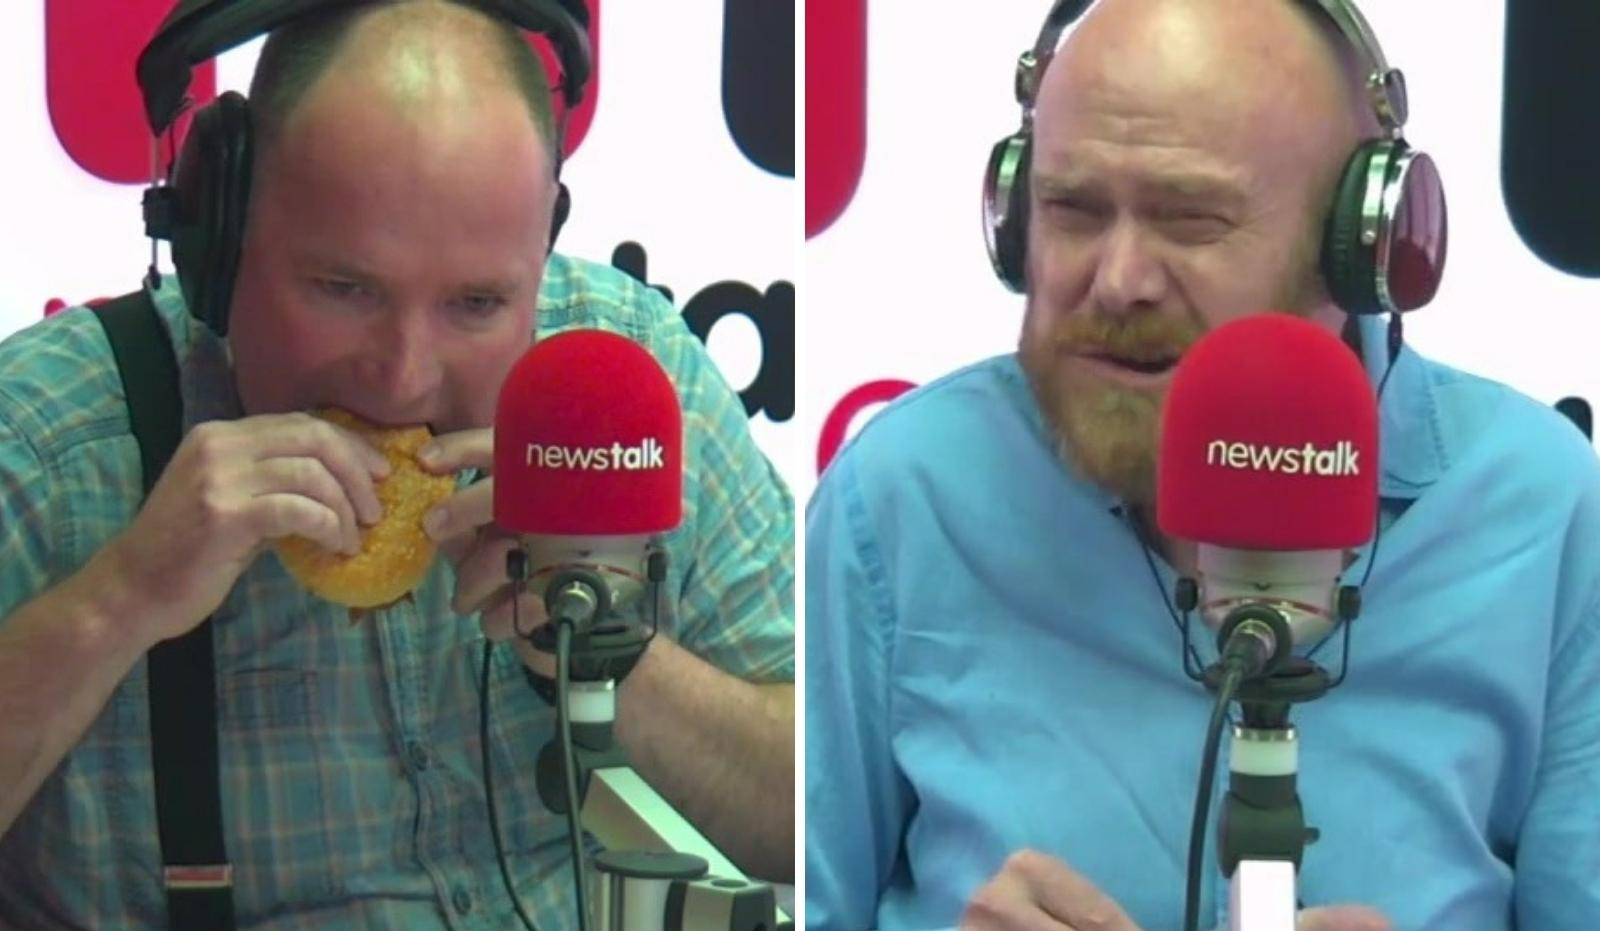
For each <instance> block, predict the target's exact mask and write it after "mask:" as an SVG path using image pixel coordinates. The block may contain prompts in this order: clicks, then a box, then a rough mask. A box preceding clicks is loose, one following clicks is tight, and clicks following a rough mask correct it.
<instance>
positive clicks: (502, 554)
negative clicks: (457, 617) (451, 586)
mask: <svg viewBox="0 0 1600 931" xmlns="http://www.w3.org/2000/svg"><path fill="white" fill-rule="evenodd" d="M516 546H517V541H516V540H514V539H509V538H501V539H493V540H482V541H480V542H479V543H478V544H477V545H476V546H474V547H473V548H472V549H470V550H468V551H467V554H466V556H465V557H463V558H462V560H461V562H460V564H459V565H457V566H456V591H455V597H454V598H453V599H452V600H451V602H450V609H451V610H452V611H454V612H456V613H457V614H472V613H473V612H475V611H481V610H484V608H485V606H486V604H487V603H488V602H489V600H490V599H491V598H492V597H493V596H494V595H495V594H497V593H498V592H499V591H501V590H502V589H505V590H507V591H509V586H510V583H511V580H510V579H509V578H507V577H506V554H507V553H509V552H511V551H512V550H513V549H515V548H516Z"/></svg>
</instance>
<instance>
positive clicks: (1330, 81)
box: [1039, 0, 1377, 155]
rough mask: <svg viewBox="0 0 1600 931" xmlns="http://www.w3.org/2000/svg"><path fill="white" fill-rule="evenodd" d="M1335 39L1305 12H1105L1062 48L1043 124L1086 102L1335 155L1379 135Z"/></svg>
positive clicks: (1127, 4)
mask: <svg viewBox="0 0 1600 931" xmlns="http://www.w3.org/2000/svg"><path fill="white" fill-rule="evenodd" d="M1358 72H1359V67H1358V65H1357V62H1356V56H1355V54H1354V52H1353V51H1352V50H1351V49H1350V48H1349V47H1348V44H1347V43H1346V42H1345V40H1344V37H1343V35H1342V34H1341V33H1340V32H1339V31H1338V29H1337V28H1336V27H1334V26H1333V25H1332V23H1330V22H1328V20H1327V18H1326V17H1325V16H1324V15H1323V14H1322V13H1320V12H1318V11H1315V10H1313V9H1312V8H1311V5H1310V4H1308V3H1307V2H1304V0H1101V2H1099V3H1097V4H1095V5H1094V6H1093V7H1091V9H1090V10H1089V12H1088V13H1087V14H1086V15H1085V16H1084V18H1083V20H1082V21H1081V22H1080V23H1079V24H1078V26H1077V28H1076V29H1075V30H1074V31H1073V32H1072V34H1071V35H1070V36H1069V37H1068V38H1067V40H1066V41H1065V42H1064V43H1063V45H1062V48H1061V49H1060V51H1059V53H1058V54H1057V56H1056V60H1055V61H1054V62H1053V63H1052V65H1051V67H1050V69H1049V71H1048V72H1047V74H1046V76H1045V80H1044V82H1043V86H1042V87H1041V90H1040V100H1039V110H1040V111H1041V118H1042V119H1045V120H1047V121H1048V120H1049V119H1050V116H1051V115H1052V114H1055V113H1059V112H1062V110H1063V107H1065V106H1068V105H1070V103H1071V101H1073V100H1074V99H1080V98H1082V97H1083V96H1084V95H1102V94H1104V95H1121V96H1123V97H1125V98H1126V99H1136V100H1138V101H1140V102H1141V106H1144V107H1157V106H1162V105H1166V106H1169V107H1174V108H1188V107H1194V108H1196V112H1195V114H1194V115H1195V117H1196V118H1197V119H1205V120H1209V121H1214V122H1216V123H1218V124H1220V125H1221V127H1222V128H1224V129H1226V130H1227V131H1228V132H1229V133H1230V134H1234V135H1243V136H1250V137H1252V138H1255V139H1257V140H1258V141H1259V142H1261V143H1263V144H1268V145H1272V144H1293V145H1295V146H1297V147H1304V148H1310V147H1314V146H1320V147H1321V148H1320V151H1324V152H1330V153H1334V154H1337V155H1342V154H1343V153H1347V152H1348V151H1350V150H1351V149H1352V148H1354V145H1355V143H1356V142H1357V141H1358V140H1359V139H1360V138H1364V137H1367V136H1371V135H1374V134H1376V132H1377V124H1376V120H1375V119H1374V117H1373V116H1372V111H1371V108H1370V106H1369V102H1368V100H1367V98H1366V96H1365V94H1364V92H1363V91H1362V89H1361V86H1362V81H1363V79H1364V77H1365V76H1364V75H1361V74H1359V73H1358Z"/></svg>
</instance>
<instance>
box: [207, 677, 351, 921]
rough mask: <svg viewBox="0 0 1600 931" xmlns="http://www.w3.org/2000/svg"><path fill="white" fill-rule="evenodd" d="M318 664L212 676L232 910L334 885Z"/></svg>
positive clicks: (336, 869) (296, 899) (257, 907)
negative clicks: (311, 667)
mask: <svg viewBox="0 0 1600 931" xmlns="http://www.w3.org/2000/svg"><path fill="white" fill-rule="evenodd" d="M316 695H317V673H316V672H315V671H314V670H306V669H243V670H235V671H233V672H231V673H229V674H228V675H227V676H226V677H224V678H223V679H222V681H220V682H219V683H218V687H217V702H218V714H217V717H218V730H219V734H220V736H219V750H220V753H221V756H222V804H223V821H224V823H225V825H226V834H225V837H226V840H227V847H228V859H229V860H230V861H231V862H232V864H233V868H234V897H235V902H236V904H237V906H238V908H239V911H240V914H241V915H242V916H243V915H250V914H259V913H260V912H261V911H263V910H266V909H270V908H273V907H278V906H282V905H285V904H291V903H292V904H294V905H296V906H306V905H313V904H315V903H318V902H323V901H327V900H329V899H334V898H337V897H339V896H340V895H342V893H343V883H344V878H345V876H344V874H343V872H342V870H341V863H340V861H339V860H338V859H336V858H335V857H334V851H335V850H336V847H335V844H334V834H335V832H338V831H340V830H341V826H340V825H338V824H336V823H335V819H334V817H333V815H334V814H335V813H334V812H332V811H331V810H330V806H329V804H328V793H327V791H326V786H327V784H328V781H329V779H330V777H331V776H332V774H331V773H329V772H328V770H327V761H326V760H325V759H324V756H325V751H324V749H323V740H322V739H321V738H322V734H323V727H322V720H321V714H320V709H319V703H318V702H317V700H316Z"/></svg>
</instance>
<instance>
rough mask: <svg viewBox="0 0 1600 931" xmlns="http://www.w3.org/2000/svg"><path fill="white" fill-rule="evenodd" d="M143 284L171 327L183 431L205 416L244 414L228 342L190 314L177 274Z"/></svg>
mask: <svg viewBox="0 0 1600 931" xmlns="http://www.w3.org/2000/svg"><path fill="white" fill-rule="evenodd" d="M145 287H146V290H147V291H149V294H150V298H151V300H152V301H154V302H155V305H156V309H157V311H158V312H159V313H160V315H161V317H162V318H164V319H165V320H166V321H167V325H168V327H170V328H171V331H172V342H173V349H174V352H175V353H176V355H177V357H178V371H179V376H178V377H179V385H180V387H179V391H180V395H181V397H182V398H183V432H184V433H186V434H187V433H188V432H189V431H190V430H191V429H193V428H194V427H195V426H196V425H198V424H202V423H205V422H206V421H208V420H237V419H239V418H240V417H242V416H244V407H243V405H242V404H241V403H240V402H239V390H238V386H237V383H236V382H235V381H234V373H233V353H232V351H231V350H230V348H229V346H228V342H227V340H225V339H223V338H221V337H219V336H217V334H215V333H213V332H212V331H211V328H210V327H207V326H206V325H205V324H203V323H201V322H200V321H198V320H195V319H194V318H192V317H190V316H189V311H188V307H187V305H186V304H185V303H184V300H183V291H182V289H181V288H180V287H179V286H178V276H177V275H176V274H171V273H168V274H164V275H162V276H161V281H160V284H159V285H158V286H157V287H156V288H154V289H151V288H150V286H149V284H148V283H147V284H146V286H145Z"/></svg>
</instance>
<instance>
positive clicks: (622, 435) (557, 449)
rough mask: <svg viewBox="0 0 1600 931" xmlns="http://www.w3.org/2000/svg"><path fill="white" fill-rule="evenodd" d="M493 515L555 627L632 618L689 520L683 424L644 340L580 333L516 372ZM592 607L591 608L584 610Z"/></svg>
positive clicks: (551, 342)
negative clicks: (517, 545) (518, 541)
mask: <svg viewBox="0 0 1600 931" xmlns="http://www.w3.org/2000/svg"><path fill="white" fill-rule="evenodd" d="M494 473H495V493H494V517H495V523H496V524H498V525H499V526H500V527H501V528H502V529H504V530H507V531H510V532H512V533H516V534H519V535H521V536H522V537H523V540H524V544H525V546H526V549H527V557H528V563H529V570H530V572H529V575H528V578H527V582H528V586H529V590H531V591H533V592H534V593H535V594H539V595H541V596H544V597H545V599H546V605H547V608H549V609H550V614H551V617H552V619H556V618H557V617H558V615H559V616H560V617H561V618H565V619H569V620H572V621H574V622H575V623H578V624H579V626H580V633H581V632H582V631H581V628H582V627H583V626H584V624H585V623H586V622H593V621H598V620H600V619H603V618H604V617H605V616H607V615H613V614H616V615H620V614H625V613H629V612H632V611H633V610H634V609H636V608H637V607H638V606H639V605H640V604H641V602H642V601H643V600H644V595H645V592H646V590H647V588H648V587H649V584H650V582H651V578H650V575H651V572H650V567H649V562H650V557H651V554H652V552H653V551H654V544H655V542H656V540H657V538H658V536H659V535H660V534H664V533H666V532H668V531H670V530H672V529H674V528H675V527H677V525H678V523H679V522H680V521H681V519H682V514H683V414H682V411H681V409H680V407H679V403H678V396H677V391H676V389H675V388H674V387H673V385H672V381H671V379H670V378H669V377H668V376H667V373H666V372H665V371H664V370H663V369H662V368H661V365H660V363H658V362H656V360H655V358H654V357H652V356H651V355H650V353H649V352H648V351H647V350H646V349H645V348H644V347H642V346H640V345H639V344H637V343H635V342H634V341H632V340H630V339H628V338H626V337H624V336H620V335H617V334H615V333H610V332H606V331H603V330H570V331H566V332H563V333H559V334H556V335H554V336H550V337H547V338H545V339H542V340H539V341H538V342H537V343H535V344H534V345H533V346H532V347H531V348H530V349H529V350H528V351H527V352H526V353H524V354H523V356H522V358H521V359H519V360H518V361H517V363H516V364H515V365H514V366H513V367H512V369H511V372H510V374H508V375H507V377H506V381H505V384H504V385H503V386H502V388H501V390H500V397H499V401H498V403H497V407H496V411H495V433H494ZM585 604H587V605H588V606H589V607H588V609H587V610H585V609H584V605H585Z"/></svg>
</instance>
